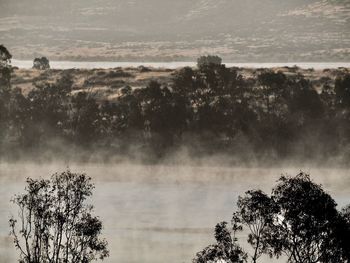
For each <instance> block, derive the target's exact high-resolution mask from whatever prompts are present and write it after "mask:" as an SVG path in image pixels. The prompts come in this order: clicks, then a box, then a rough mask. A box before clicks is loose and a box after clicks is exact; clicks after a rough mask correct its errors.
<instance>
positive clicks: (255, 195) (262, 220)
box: [232, 190, 278, 263]
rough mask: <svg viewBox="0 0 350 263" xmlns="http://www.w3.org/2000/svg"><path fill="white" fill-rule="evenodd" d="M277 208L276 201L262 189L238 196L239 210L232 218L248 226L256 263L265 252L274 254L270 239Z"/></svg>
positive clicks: (253, 259) (253, 260) (253, 257)
mask: <svg viewBox="0 0 350 263" xmlns="http://www.w3.org/2000/svg"><path fill="white" fill-rule="evenodd" d="M277 208H278V207H277V205H276V204H275V202H274V201H273V200H272V199H271V198H270V197H269V196H267V195H266V194H265V193H263V192H262V191H261V190H255V191H247V192H246V193H245V195H244V196H243V197H242V196H240V197H239V198H238V201H237V212H235V213H234V214H233V218H232V220H233V222H237V223H241V224H242V225H243V227H247V228H248V231H249V234H248V243H249V244H250V245H251V246H252V247H253V250H254V252H253V254H252V256H251V258H252V262H254V263H255V262H257V260H258V258H259V257H260V256H261V255H263V254H269V255H271V256H272V254H273V251H272V250H271V247H270V246H269V244H268V241H269V239H270V238H271V235H273V234H274V233H273V230H272V227H273V221H274V215H275V213H276V212H277V211H278V209H277Z"/></svg>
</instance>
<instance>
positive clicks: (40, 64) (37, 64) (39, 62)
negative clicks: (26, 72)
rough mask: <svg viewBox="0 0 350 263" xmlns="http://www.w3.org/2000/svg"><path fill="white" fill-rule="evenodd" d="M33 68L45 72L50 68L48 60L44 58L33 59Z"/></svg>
mask: <svg viewBox="0 0 350 263" xmlns="http://www.w3.org/2000/svg"><path fill="white" fill-rule="evenodd" d="M33 68H34V69H39V70H45V69H49V68H50V63H49V60H48V59H47V58H46V57H41V58H35V59H34V61H33Z"/></svg>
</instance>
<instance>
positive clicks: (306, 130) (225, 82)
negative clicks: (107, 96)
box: [0, 56, 350, 164]
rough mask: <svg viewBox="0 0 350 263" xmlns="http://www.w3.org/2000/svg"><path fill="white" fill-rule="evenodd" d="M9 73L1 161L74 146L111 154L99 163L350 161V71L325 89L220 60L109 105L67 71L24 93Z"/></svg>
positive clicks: (127, 92) (0, 118)
mask: <svg viewBox="0 0 350 263" xmlns="http://www.w3.org/2000/svg"><path fill="white" fill-rule="evenodd" d="M6 57H10V56H6ZM205 58H206V59H202V60H204V61H207V59H208V57H205ZM5 70H6V71H7V73H6V74H7V75H6V76H7V77H5V78H4V77H3V78H2V79H3V80H5V82H6V83H7V84H6V85H1V88H0V102H1V103H0V127H1V129H0V143H1V145H2V147H1V148H0V155H1V156H4V155H5V156H6V155H8V154H9V153H11V154H12V153H14V152H16V151H18V152H22V151H24V152H25V153H26V152H28V151H29V152H32V151H35V150H37V149H38V148H40V149H44V150H51V151H52V152H55V153H57V152H59V151H58V147H61V145H69V147H72V148H76V147H78V148H83V150H88V151H84V152H87V153H89V151H91V152H90V153H92V151H94V150H100V149H102V150H104V151H106V152H107V153H108V154H107V155H106V156H102V157H101V158H109V157H113V155H124V154H128V153H130V152H131V151H130V149H135V147H136V148H137V149H140V151H142V152H145V153H146V155H147V158H152V157H156V158H153V159H158V157H164V156H166V155H167V154H168V153H171V152H172V151H173V150H174V149H175V150H176V149H178V148H181V147H182V146H184V145H185V146H186V147H187V148H188V149H189V150H190V151H191V152H193V154H194V155H195V156H200V155H210V154H213V153H219V154H222V153H224V154H227V153H228V154H230V156H232V159H234V158H237V159H238V160H242V161H244V160H246V159H249V160H251V159H252V156H253V157H254V158H256V159H257V160H260V159H262V160H263V158H265V157H266V156H268V157H269V159H270V160H271V159H272V160H273V161H274V160H275V159H278V160H280V159H282V160H283V159H284V158H286V159H297V160H298V159H301V160H303V161H305V160H310V159H311V160H313V159H314V158H315V156H317V157H316V158H319V159H320V161H325V160H329V159H331V158H336V157H337V155H339V157H340V158H339V162H342V163H344V164H347V163H348V160H349V158H350V156H349V154H348V153H347V151H344V149H347V148H349V146H350V132H349V131H350V122H349V121H348V120H349V117H350V104H349V103H348V102H347V100H348V98H347V97H349V96H348V95H349V94H348V93H349V92H348V91H347V87H348V86H349V85H348V79H349V74H348V73H346V72H344V74H343V75H341V76H339V78H338V80H337V81H336V83H335V86H331V85H330V84H329V81H328V82H327V81H326V82H325V84H324V86H323V87H322V92H318V91H317V90H316V86H315V84H314V82H311V81H309V80H307V79H305V78H304V77H303V76H302V75H298V74H296V75H293V76H289V75H286V74H284V73H282V72H275V71H271V70H266V69H265V70H259V71H257V72H258V73H257V74H256V75H254V76H253V77H244V76H243V75H241V74H240V73H239V71H238V70H237V69H235V68H226V67H225V65H223V64H221V63H204V64H203V66H201V67H199V68H189V67H185V68H182V69H180V70H177V71H176V72H175V73H174V76H173V80H172V82H171V83H169V84H161V83H159V82H157V81H151V82H150V83H149V84H148V85H147V86H146V87H143V88H140V89H132V88H131V87H128V86H126V87H123V88H120V89H119V90H118V95H119V96H118V97H116V98H114V99H113V100H112V101H109V100H103V99H101V98H98V97H97V96H95V94H94V93H93V92H92V90H84V91H75V90H74V87H73V80H72V79H73V77H74V76H73V75H72V74H71V72H70V71H63V72H62V75H61V78H59V79H57V81H56V83H44V82H37V83H34V86H35V87H34V89H32V90H31V91H30V92H29V93H26V94H24V93H23V92H22V91H21V90H19V89H16V88H15V87H13V88H11V86H10V77H11V69H10V68H9V67H6V68H5ZM3 83H4V82H3ZM53 142H62V143H58V144H57V143H53ZM8 149H11V151H9V150H8ZM319 152H322V155H320V154H319ZM340 153H341V154H340Z"/></svg>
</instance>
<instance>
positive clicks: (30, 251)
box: [10, 170, 109, 263]
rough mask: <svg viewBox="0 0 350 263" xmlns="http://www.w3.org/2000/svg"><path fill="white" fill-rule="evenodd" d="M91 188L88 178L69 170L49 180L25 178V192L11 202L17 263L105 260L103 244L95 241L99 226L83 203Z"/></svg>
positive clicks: (104, 246)
mask: <svg viewBox="0 0 350 263" xmlns="http://www.w3.org/2000/svg"><path fill="white" fill-rule="evenodd" d="M93 188H94V185H93V184H92V183H91V178H89V177H87V176H86V175H85V174H77V173H72V172H70V171H69V170H68V171H66V172H63V173H60V174H54V175H53V176H52V178H51V180H43V179H38V180H36V179H30V178H28V179H27V187H26V188H25V193H24V194H22V195H18V196H15V198H14V199H13V203H14V204H16V205H17V206H18V208H19V211H18V220H16V219H15V218H11V219H10V228H11V235H12V236H13V238H14V244H15V246H16V248H17V249H18V250H19V251H20V260H19V261H20V262H21V263H39V262H40V263H48V262H50V263H58V262H59V263H61V262H64V263H73V262H74V263H78V262H81V263H88V262H91V261H93V260H95V259H101V260H102V259H104V258H105V257H108V255H109V252H108V250H107V242H106V241H105V240H101V239H99V236H100V234H101V230H102V223H101V221H100V220H99V218H98V217H94V216H93V215H91V212H92V209H93V206H92V205H89V204H86V199H87V198H88V197H90V196H91V195H92V190H93Z"/></svg>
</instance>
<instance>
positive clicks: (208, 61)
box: [197, 55, 222, 68]
mask: <svg viewBox="0 0 350 263" xmlns="http://www.w3.org/2000/svg"><path fill="white" fill-rule="evenodd" d="M221 63H222V59H221V58H220V57H219V56H213V55H208V56H201V57H199V58H198V59H197V66H198V67H199V68H201V67H205V66H210V65H221Z"/></svg>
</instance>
